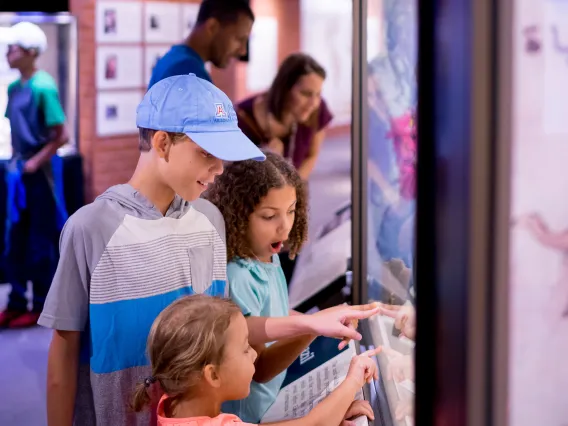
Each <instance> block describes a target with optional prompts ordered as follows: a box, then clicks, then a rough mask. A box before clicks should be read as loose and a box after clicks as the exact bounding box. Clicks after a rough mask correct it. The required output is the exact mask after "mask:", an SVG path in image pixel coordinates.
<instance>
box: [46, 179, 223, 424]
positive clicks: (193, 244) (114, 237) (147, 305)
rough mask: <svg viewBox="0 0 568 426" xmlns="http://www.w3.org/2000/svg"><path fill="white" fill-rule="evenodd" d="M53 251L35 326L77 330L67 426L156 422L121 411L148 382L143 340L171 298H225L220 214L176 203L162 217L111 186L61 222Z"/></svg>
mask: <svg viewBox="0 0 568 426" xmlns="http://www.w3.org/2000/svg"><path fill="white" fill-rule="evenodd" d="M60 251H61V259H60V261H59V265H58V268H57V272H56V274H55V278H54V281H53V284H52V286H51V289H50V291H49V294H48V297H47V300H46V304H45V308H44V311H43V313H42V315H41V318H40V319H39V321H38V323H39V324H40V325H42V326H45V327H49V328H53V329H56V330H69V331H80V332H82V345H81V360H80V370H79V383H78V390H77V397H76V408H75V424H76V425H81V426H90V425H93V426H96V425H105V426H107V425H108V426H111V425H121V426H122V425H127V426H130V425H132V426H139V425H140V426H141V425H144V426H147V425H149V424H156V415H155V410H150V411H148V412H145V413H142V414H135V413H133V412H132V411H131V410H130V409H129V403H130V401H131V398H132V393H133V391H134V388H135V386H136V384H137V383H138V382H139V381H141V380H143V379H144V377H146V376H148V375H150V366H149V362H148V359H147V354H146V341H147V338H148V333H149V331H150V327H151V325H152V323H153V321H154V320H155V319H156V317H157V316H158V314H159V313H160V312H161V311H162V310H163V309H164V308H165V307H166V306H168V305H169V304H170V303H172V302H173V301H174V300H176V299H177V298H179V297H181V296H185V295H191V294H195V293H202V294H209V295H213V296H225V297H226V296H227V295H228V288H227V279H226V247H225V228H224V222H223V218H222V216H221V214H220V212H219V211H218V210H217V209H216V207H214V206H213V205H212V204H211V203H209V202H207V201H205V200H201V199H199V200H196V201H194V202H191V203H189V202H187V201H184V200H182V199H181V198H179V197H176V199H175V200H174V202H173V203H172V205H171V206H170V208H169V210H168V211H167V212H166V214H165V215H162V214H161V213H160V211H158V209H156V207H154V206H153V204H152V203H151V202H150V201H148V200H147V199H146V198H145V197H144V196H143V195H142V194H140V193H139V192H137V191H136V190H135V189H134V188H133V187H131V186H130V185H117V186H115V187H112V188H110V189H109V190H108V191H107V192H105V193H104V194H103V195H101V196H100V197H98V198H97V199H96V200H95V201H94V202H93V203H91V204H89V205H87V206H85V207H83V208H82V209H80V210H79V211H77V212H76V213H75V214H74V215H73V216H72V217H71V218H70V219H69V221H68V222H67V224H66V225H65V228H64V230H63V233H62V236H61V242H60Z"/></svg>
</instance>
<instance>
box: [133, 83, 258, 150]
mask: <svg viewBox="0 0 568 426" xmlns="http://www.w3.org/2000/svg"><path fill="white" fill-rule="evenodd" d="M136 125H137V126H138V127H141V128H145V129H151V130H162V131H164V132H176V133H185V134H186V135H187V136H189V137H190V138H191V140H192V141H194V142H195V143H196V144H197V145H199V146H200V147H201V148H203V149H204V150H205V151H207V152H208V153H209V154H211V155H213V156H214V157H217V158H219V159H221V160H224V161H242V160H257V161H263V160H265V159H266V156H265V155H264V154H263V153H262V151H261V150H260V149H258V147H257V146H256V145H255V144H254V143H253V142H252V141H251V140H250V139H249V138H247V137H246V136H245V134H244V133H243V132H242V131H241V129H239V126H238V120H237V113H236V112H235V109H234V108H233V104H232V103H231V101H230V100H229V98H228V96H227V95H225V93H223V92H222V91H221V90H219V89H218V88H217V87H215V86H214V85H213V84H211V83H210V82H208V81H206V80H203V79H201V78H199V77H197V76H196V75H195V74H188V75H177V76H174V77H168V78H165V79H163V80H160V81H159V82H157V83H156V84H154V85H153V86H152V87H151V88H150V89H149V90H148V92H147V93H146V95H145V96H144V99H142V102H140V105H138V108H137V110H136Z"/></svg>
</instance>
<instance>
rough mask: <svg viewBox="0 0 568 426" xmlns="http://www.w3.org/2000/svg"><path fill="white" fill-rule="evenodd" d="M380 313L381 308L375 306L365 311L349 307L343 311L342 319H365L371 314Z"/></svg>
mask: <svg viewBox="0 0 568 426" xmlns="http://www.w3.org/2000/svg"><path fill="white" fill-rule="evenodd" d="M380 313H381V308H380V307H376V308H373V309H368V310H366V311H359V310H356V309H349V310H347V311H346V312H345V315H344V319H347V320H352V319H365V318H369V317H372V316H373V315H377V314H380Z"/></svg>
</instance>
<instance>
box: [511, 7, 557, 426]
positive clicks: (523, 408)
mask: <svg viewBox="0 0 568 426" xmlns="http://www.w3.org/2000/svg"><path fill="white" fill-rule="evenodd" d="M513 3H514V8H513V10H514V13H513V23H514V26H513V28H514V33H513V34H514V36H513V46H514V49H513V53H512V56H513V65H512V74H513V102H512V114H511V116H512V123H511V126H512V128H511V135H512V140H511V153H510V155H511V170H512V172H511V186H510V187H511V221H510V224H511V225H510V246H509V256H510V260H509V265H508V267H509V277H510V278H509V330H508V331H509V357H508V358H509V359H508V363H507V367H508V375H509V383H508V399H509V404H508V406H509V411H508V414H509V421H508V424H509V425H510V426H524V425H535V424H538V425H558V426H560V425H565V424H566V423H567V419H568V405H567V404H566V397H565V395H563V392H562V390H563V389H566V387H567V386H568V369H567V368H566V359H567V358H568V339H567V338H566V336H567V335H568V256H567V255H568V202H567V201H564V198H563V195H562V194H563V193H564V190H565V189H566V188H567V187H568V172H567V171H566V159H567V158H568V144H567V142H568V120H567V112H568V107H567V105H568V1H566V0H545V1H542V2H533V1H530V0H515V1H514V2H513ZM507 124H508V123H507Z"/></svg>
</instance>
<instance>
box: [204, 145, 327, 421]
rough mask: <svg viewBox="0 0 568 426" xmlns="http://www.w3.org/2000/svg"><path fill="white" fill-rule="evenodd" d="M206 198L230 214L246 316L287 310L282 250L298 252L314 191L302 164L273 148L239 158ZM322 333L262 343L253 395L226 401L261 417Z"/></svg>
mask: <svg viewBox="0 0 568 426" xmlns="http://www.w3.org/2000/svg"><path fill="white" fill-rule="evenodd" d="M205 198H207V199H208V200H209V201H211V202H212V203H213V204H215V205H216V206H217V208H218V209H219V210H220V211H221V213H222V214H223V217H224V218H225V224H226V230H227V256H228V259H227V260H228V264H227V279H228V281H229V286H230V287H229V294H230V297H231V299H232V300H233V301H235V302H236V303H237V304H238V305H239V306H240V307H241V310H242V312H243V314H244V315H245V316H263V317H284V316H287V315H288V314H289V312H290V307H289V304H288V291H287V285H286V279H285V277H284V273H283V271H282V268H281V266H280V260H279V257H278V253H279V252H280V251H281V250H282V248H283V246H284V243H286V244H287V245H288V247H289V250H290V257H294V256H296V254H297V253H298V252H299V251H300V249H301V247H302V245H303V244H304V242H305V241H306V238H307V235H308V213H307V211H308V197H307V191H306V186H305V183H304V181H303V180H302V178H301V177H300V175H299V174H298V172H297V171H296V168H295V167H294V166H293V165H292V164H291V163H289V162H288V161H286V160H285V159H284V158H283V157H281V156H280V155H278V154H275V153H272V152H266V160H265V161H263V162H254V161H242V162H238V163H232V164H230V165H228V166H227V167H226V169H225V172H224V173H223V174H222V175H221V176H218V177H217V178H216V179H215V183H214V184H213V186H212V187H211V188H210V189H209V190H208V191H207V192H206V193H205ZM293 314H294V313H293ZM315 337H316V336H313V335H303V336H300V337H296V338H290V339H285V340H280V341H278V342H276V343H274V344H272V345H270V346H266V347H265V346H264V345H262V346H255V347H254V349H255V350H256V351H257V352H258V359H257V360H256V363H255V364H256V372H255V374H254V382H253V383H252V385H251V393H250V396H249V397H248V398H246V399H245V400H243V401H237V402H234V403H231V404H227V405H226V406H225V407H223V408H224V409H225V410H226V411H227V412H230V413H233V414H236V415H238V416H239V417H240V418H242V419H243V420H244V421H246V422H249V423H258V422H259V421H260V419H261V418H262V416H263V415H264V414H265V413H266V411H267V410H268V408H269V407H270V406H271V405H272V403H273V402H274V400H275V399H276V395H277V394H278V391H279V390H280V387H281V385H282V382H283V381H284V377H285V375H286V369H287V368H288V367H289V366H290V364H292V362H294V360H295V359H296V358H297V357H298V356H299V355H300V354H301V353H302V351H303V350H304V349H305V348H306V347H307V346H308V345H309V344H310V343H311V342H312V340H313V339H314V338H315Z"/></svg>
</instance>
